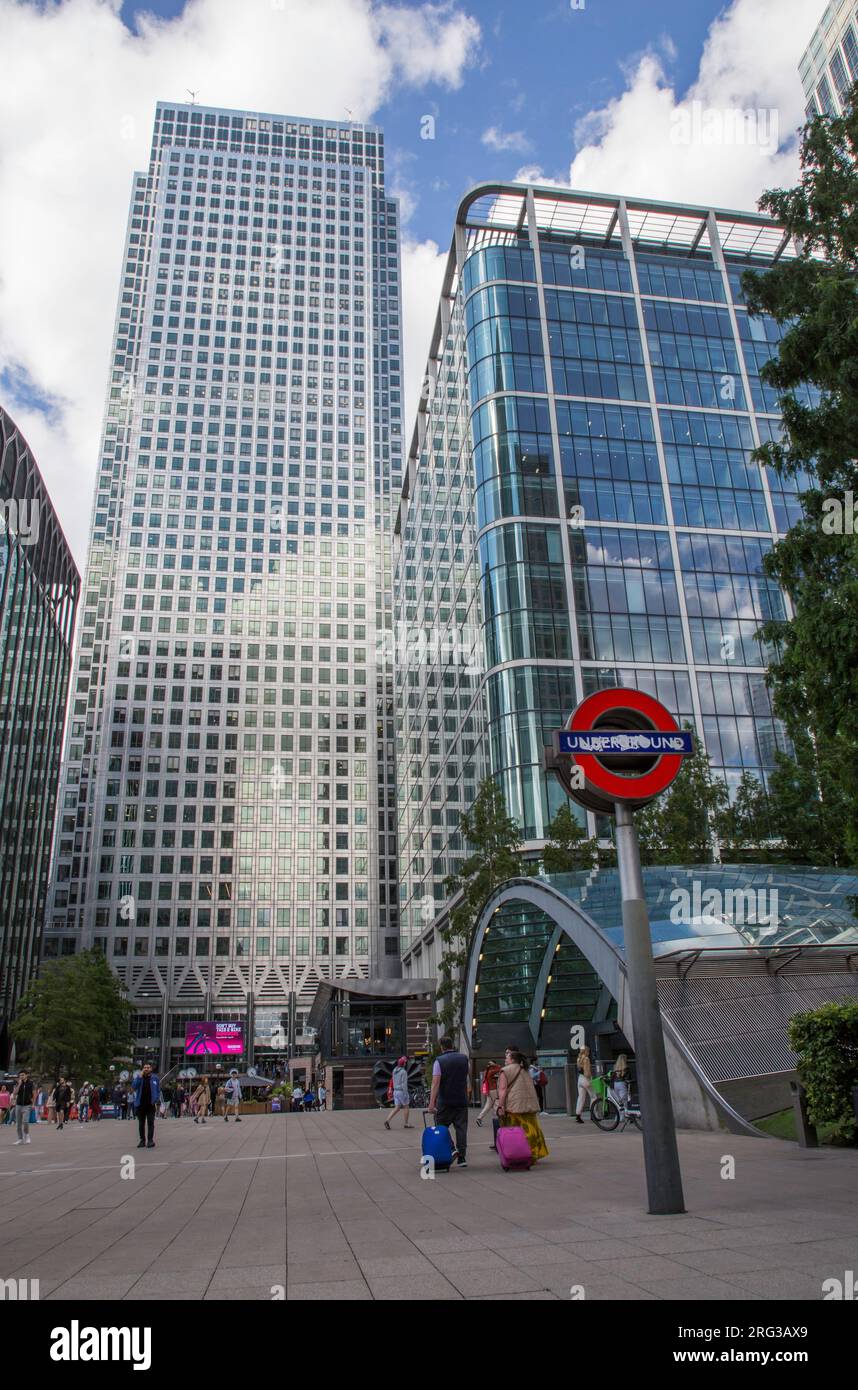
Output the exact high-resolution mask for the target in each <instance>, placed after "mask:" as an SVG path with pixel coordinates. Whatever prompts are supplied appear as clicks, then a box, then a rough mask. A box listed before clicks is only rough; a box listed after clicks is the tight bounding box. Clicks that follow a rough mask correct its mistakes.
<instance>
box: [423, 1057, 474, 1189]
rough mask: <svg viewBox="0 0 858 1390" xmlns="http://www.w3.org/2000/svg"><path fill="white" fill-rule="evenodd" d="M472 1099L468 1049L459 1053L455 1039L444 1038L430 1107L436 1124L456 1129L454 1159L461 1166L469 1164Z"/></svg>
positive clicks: (436, 1068)
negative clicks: (470, 1105)
mask: <svg viewBox="0 0 858 1390" xmlns="http://www.w3.org/2000/svg"><path fill="white" fill-rule="evenodd" d="M470 1099H471V1066H470V1063H469V1061H468V1059H467V1057H466V1056H465V1054H464V1052H457V1051H456V1049H455V1047H454V1045H453V1039H452V1038H449V1037H447V1038H442V1039H441V1055H440V1057H436V1058H435V1061H434V1063H433V1065H432V1093H431V1095H430V1097H429V1109H430V1110H433V1111H434V1112H435V1123H436V1124H438V1125H452V1126H453V1128H454V1129H455V1131H456V1143H455V1146H454V1148H453V1159H454V1162H455V1163H457V1164H458V1166H459V1167H460V1168H467V1166H468V1158H467V1152H468V1105H469V1103H470Z"/></svg>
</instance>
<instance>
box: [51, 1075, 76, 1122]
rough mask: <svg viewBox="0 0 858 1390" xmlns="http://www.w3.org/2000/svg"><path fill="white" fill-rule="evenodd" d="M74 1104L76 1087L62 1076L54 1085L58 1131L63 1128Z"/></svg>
mask: <svg viewBox="0 0 858 1390" xmlns="http://www.w3.org/2000/svg"><path fill="white" fill-rule="evenodd" d="M73 1104H74V1089H73V1088H72V1086H71V1084H70V1083H69V1082H68V1081H66V1079H65V1077H64V1076H61V1077H60V1079H59V1081H58V1082H57V1084H56V1086H55V1087H54V1108H55V1111H56V1124H57V1133H59V1131H60V1130H61V1129H62V1127H63V1125H64V1124H65V1122H66V1120H67V1119H68V1117H69V1115H70V1113H71V1108H72V1105H73Z"/></svg>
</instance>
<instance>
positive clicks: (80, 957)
mask: <svg viewBox="0 0 858 1390" xmlns="http://www.w3.org/2000/svg"><path fill="white" fill-rule="evenodd" d="M130 1014H131V1005H130V1004H129V1003H128V1002H127V1000H126V999H125V998H124V997H123V995H122V991H121V987H120V984H119V981H118V980H117V978H116V976H115V975H114V974H113V972H112V971H111V969H110V966H109V965H108V963H107V961H106V960H105V958H104V956H103V955H102V953H101V952H100V951H80V952H79V953H78V954H77V955H75V956H66V957H63V958H62V959H61V960H57V961H48V962H46V963H45V964H44V965H43V967H42V971H41V974H40V975H39V977H38V979H37V980H35V981H34V982H33V984H32V985H31V986H30V988H29V989H28V990H27V993H26V994H25V995H24V997H23V998H22V999H21V1001H20V1004H19V1006H18V1011H17V1014H16V1016H15V1020H14V1022H13V1023H12V1026H11V1029H10V1032H11V1034H12V1036H13V1037H14V1038H15V1039H17V1041H18V1042H19V1044H21V1045H22V1050H23V1051H24V1052H25V1054H26V1056H27V1060H28V1062H29V1065H30V1067H31V1068H32V1070H33V1071H36V1072H44V1073H46V1074H48V1075H52V1076H57V1075H59V1074H60V1073H65V1074H66V1075H68V1076H71V1077H74V1078H75V1079H76V1080H77V1081H78V1082H80V1081H84V1080H86V1079H87V1078H88V1077H91V1076H95V1075H99V1074H101V1073H102V1072H105V1071H106V1070H107V1068H108V1067H109V1065H110V1063H111V1061H112V1060H113V1058H114V1057H115V1056H117V1055H121V1054H123V1053H127V1052H129V1051H130V1049H131V1047H132V1041H131V1036H130V1032H129V1017H130Z"/></svg>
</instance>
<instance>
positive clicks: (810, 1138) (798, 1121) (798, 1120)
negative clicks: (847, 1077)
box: [789, 1081, 858, 1149]
mask: <svg viewBox="0 0 858 1390" xmlns="http://www.w3.org/2000/svg"><path fill="white" fill-rule="evenodd" d="M789 1088H790V1090H791V1091H792V1108H793V1114H794V1115H795V1128H796V1133H797V1135H798V1142H799V1144H800V1145H801V1147H802V1148H803V1149H817V1148H819V1140H818V1138H817V1135H816V1126H815V1125H812V1124H811V1123H810V1120H809V1119H808V1118H807V1092H806V1091H805V1089H804V1087H803V1086H802V1084H801V1082H800V1081H791V1082H790V1083H789ZM855 1094H856V1095H858V1087H856V1090H855Z"/></svg>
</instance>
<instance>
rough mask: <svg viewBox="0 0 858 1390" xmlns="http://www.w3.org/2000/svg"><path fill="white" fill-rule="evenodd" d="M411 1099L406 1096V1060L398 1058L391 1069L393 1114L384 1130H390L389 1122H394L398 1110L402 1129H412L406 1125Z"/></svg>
mask: <svg viewBox="0 0 858 1390" xmlns="http://www.w3.org/2000/svg"><path fill="white" fill-rule="evenodd" d="M410 1107H411V1097H410V1096H409V1094H408V1058H407V1057H400V1059H399V1061H398V1062H397V1063H396V1066H395V1067H394V1068H393V1114H392V1115H391V1116H390V1119H387V1120H385V1122H384V1128H385V1129H390V1121H391V1120H395V1119H396V1117H397V1115H398V1114H399V1112H400V1110H401V1111H402V1112H403V1125H402V1128H403V1129H413V1128H414V1126H413V1125H410V1124H409V1123H408V1117H409V1115H410V1114H411V1109H410Z"/></svg>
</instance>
